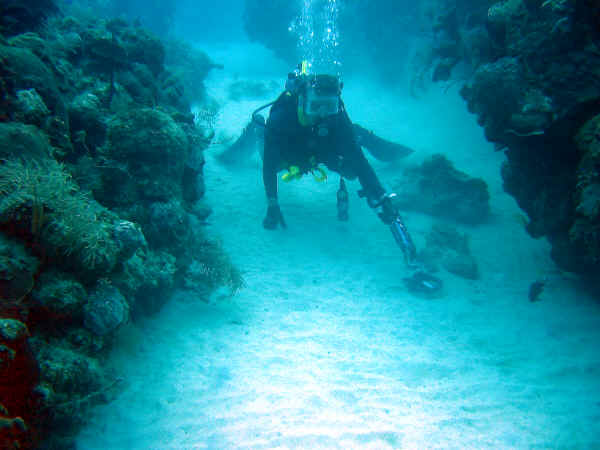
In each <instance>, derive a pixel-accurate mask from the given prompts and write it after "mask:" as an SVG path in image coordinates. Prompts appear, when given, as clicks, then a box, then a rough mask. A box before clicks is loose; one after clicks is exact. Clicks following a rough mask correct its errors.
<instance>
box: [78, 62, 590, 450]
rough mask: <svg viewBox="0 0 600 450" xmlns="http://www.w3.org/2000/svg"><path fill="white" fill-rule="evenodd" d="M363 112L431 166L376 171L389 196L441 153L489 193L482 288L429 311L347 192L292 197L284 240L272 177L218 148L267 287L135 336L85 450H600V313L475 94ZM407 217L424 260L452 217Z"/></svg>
mask: <svg viewBox="0 0 600 450" xmlns="http://www.w3.org/2000/svg"><path fill="white" fill-rule="evenodd" d="M239 61H242V63H239ZM243 61H244V58H238V63H234V64H232V66H233V67H234V69H230V70H227V69H226V70H225V71H224V72H216V73H214V74H213V79H212V80H211V82H210V91H211V93H212V95H214V96H215V97H220V98H221V99H225V94H224V88H225V87H226V85H227V83H228V82H229V81H230V80H231V79H232V78H233V77H235V76H236V71H237V72H238V74H237V76H240V73H239V71H238V70H237V69H235V67H236V64H237V67H238V68H239V67H244V64H243ZM261 61H262V60H261ZM279 74H280V75H279ZM278 75H279V76H280V77H281V78H280V80H279V81H280V82H281V83H283V78H284V76H285V72H278ZM242 76H245V74H243V73H242ZM263 76H264V75H263ZM266 78H268V77H266ZM273 95H276V92H275V93H274V94H273ZM344 98H345V102H346V105H347V107H348V110H349V112H350V115H351V117H352V119H353V120H354V121H356V122H358V123H361V124H363V125H365V126H367V127H370V128H373V129H374V130H375V131H376V132H377V133H379V134H380V135H382V136H384V137H388V138H391V139H394V140H397V141H398V142H402V143H404V144H406V145H409V146H411V147H413V148H415V149H416V150H417V153H416V154H415V155H413V156H411V157H409V158H407V159H406V160H404V161H403V162H402V163H401V164H400V165H397V166H395V167H390V166H389V165H386V164H381V163H377V162H374V163H373V165H374V167H375V168H376V171H377V172H378V174H379V176H380V178H381V180H382V181H383V183H384V184H389V182H391V181H392V180H393V179H394V178H395V177H399V176H400V175H401V169H402V167H403V166H405V165H409V164H417V163H419V162H420V161H421V160H422V159H423V158H424V157H426V156H427V155H429V154H432V153H436V152H441V153H444V154H445V155H446V156H448V157H449V158H450V159H451V160H452V161H453V162H454V163H455V164H456V166H457V168H459V169H461V170H463V171H466V172H468V173H470V174H472V175H474V176H481V177H483V178H484V179H485V180H486V181H487V182H488V185H489V188H490V193H491V196H492V198H491V206H492V210H493V218H492V220H491V221H490V223H489V224H485V225H482V226H478V227H461V226H459V225H458V226H457V228H458V229H459V230H460V231H463V232H467V233H468V234H469V235H470V236H471V249H472V252H473V253H474V255H475V256H476V258H477V260H478V262H479V266H480V270H481V279H480V280H478V281H466V280H462V279H459V278H457V277H455V276H452V275H450V274H447V273H445V272H441V276H442V277H443V278H444V281H445V295H444V296H443V297H442V298H439V299H435V300H426V299H422V298H418V297H415V296H412V295H411V294H409V293H408V292H407V291H406V289H405V287H404V285H403V283H402V277H404V276H406V275H407V274H408V272H407V271H406V269H405V267H404V265H403V263H402V258H401V253H400V250H399V249H398V248H397V247H396V246H395V243H394V241H393V238H392V236H391V234H390V233H389V230H388V229H387V228H386V227H384V226H383V225H382V224H381V223H380V222H379V220H378V219H377V218H376V217H375V215H374V214H373V212H372V211H371V210H370V209H369V208H368V207H367V206H366V205H365V204H364V202H363V201H362V200H360V199H358V198H357V197H356V196H355V195H354V192H355V191H356V190H357V189H358V184H357V183H356V182H352V183H350V184H349V190H350V191H351V203H350V207H351V210H350V221H349V222H348V223H339V222H337V219H336V206H335V191H336V190H337V177H336V176H332V177H331V180H330V181H329V183H327V184H319V183H316V182H315V181H313V180H312V179H310V177H305V179H303V180H301V181H300V182H297V183H292V184H286V185H283V186H281V189H280V203H281V208H282V211H283V214H284V215H285V217H286V219H287V222H288V226H289V228H288V229H287V230H285V231H283V230H277V231H266V230H264V229H263V228H262V226H261V221H262V218H263V216H264V213H265V210H266V207H265V199H264V191H263V187H262V179H261V173H260V163H259V161H258V160H256V159H255V160H254V161H252V162H250V163H249V164H246V165H245V166H243V167H241V168H236V169H230V168H225V167H222V166H219V165H218V164H217V163H216V162H215V161H214V159H213V158H214V153H216V152H217V151H219V149H218V148H213V149H211V150H209V151H208V152H207V159H208V163H207V165H206V167H205V170H206V181H207V187H208V192H207V199H208V201H209V203H210V204H211V205H212V206H213V208H214V214H213V216H212V217H211V218H210V221H211V226H210V227H211V229H212V230H214V232H215V233H217V234H218V235H220V236H221V237H222V239H223V242H224V245H225V248H226V249H227V251H228V252H229V253H230V254H231V255H232V258H233V260H234V262H235V263H236V264H237V265H238V266H239V267H240V268H241V269H242V270H243V272H244V274H245V280H246V283H247V287H246V288H245V289H243V290H242V291H241V292H240V293H239V294H238V295H237V296H236V297H234V298H233V299H231V300H226V299H225V300H218V299H213V300H212V301H211V303H209V304H207V303H204V302H202V301H199V300H198V299H195V298H192V297H190V296H189V295H185V294H179V295H176V296H174V298H173V299H172V300H171V301H170V303H169V304H168V305H167V306H166V307H165V308H164V309H163V311H161V313H160V314H159V315H157V316H156V317H153V318H151V319H148V320H146V321H145V322H143V323H138V324H135V325H131V326H129V328H128V329H126V330H124V331H123V333H122V336H121V341H122V342H121V343H120V344H119V349H118V350H116V351H115V352H114V358H113V359H114V361H113V362H114V364H115V366H116V367H117V368H118V369H119V370H120V371H121V373H122V375H123V376H124V377H125V379H126V386H125V389H124V391H123V392H122V393H121V394H120V395H119V396H118V398H117V399H116V400H115V401H114V402H112V403H110V404H108V405H105V406H101V407H98V408H97V409H96V410H95V414H94V416H93V418H92V421H91V423H90V425H89V426H88V427H87V428H86V429H84V430H83V431H82V433H81V434H80V436H79V439H78V444H79V448H81V449H191V448H208V449H237V448H251V449H267V448H268V449H271V448H277V449H288V448H290V449H301V448H305V449H337V448H339V449H351V448H356V449H388V448H418V449H422V448H490V447H493V448H532V447H533V448H538V447H539V448H566V447H568V448H586V447H587V448H591V447H599V446H600V428H599V425H598V423H599V419H600V351H599V350H598V343H599V342H600V339H599V338H600V314H599V313H600V306H599V304H598V302H597V301H594V300H593V299H591V298H590V297H589V296H588V295H586V293H584V292H583V291H582V290H581V287H580V286H579V285H578V283H577V282H576V281H574V280H572V279H570V278H569V277H566V276H563V275H561V274H560V272H559V271H558V270H556V268H555V266H554V264H553V263H552V261H551V260H550V258H549V245H548V244H547V243H546V242H544V241H543V240H540V241H536V240H533V239H531V238H530V237H528V236H527V234H526V233H525V231H524V230H523V225H522V223H521V221H520V220H518V217H517V215H518V213H519V210H518V208H517V206H516V204H515V202H514V200H513V199H512V198H511V197H509V196H508V195H507V194H505V193H504V192H503V190H502V186H501V179H500V175H499V171H500V163H501V162H502V160H503V158H504V157H503V155H502V154H501V153H494V152H493V149H492V147H491V145H490V144H489V143H486V142H485V140H484V138H483V135H482V132H481V130H480V129H479V128H478V126H477V125H476V123H475V117H474V116H471V115H470V114H468V113H467V112H466V107H465V104H464V102H463V101H462V100H461V99H460V98H459V96H458V94H457V93H456V90H450V91H449V92H447V93H443V91H442V89H441V88H439V87H437V88H436V87H433V88H432V89H431V90H430V91H429V93H428V94H426V95H425V96H423V97H422V98H419V99H413V98H410V97H408V96H405V95H403V94H402V93H401V92H400V93H393V94H390V93H388V92H386V91H385V90H384V89H383V88H382V87H378V86H374V85H371V84H369V83H365V82H364V80H358V79H351V80H346V87H345V91H344ZM268 100H270V98H265V99H257V100H253V101H243V102H239V103H232V102H230V103H228V104H226V105H225V107H224V111H223V114H222V117H221V121H220V123H219V127H220V130H221V131H222V132H223V133H224V134H232V133H236V132H238V133H239V131H240V130H241V128H243V126H244V125H245V124H246V122H247V118H248V116H249V113H250V112H251V111H252V109H253V108H255V107H256V106H258V105H260V104H261V103H264V102H266V101H268ZM404 216H405V219H406V223H407V225H408V227H409V229H410V231H411V232H412V234H413V237H414V239H415V241H416V243H417V246H419V247H422V246H423V245H424V237H425V235H426V233H427V232H428V231H429V230H430V228H431V224H432V223H433V222H435V221H436V219H433V218H431V217H428V216H425V215H421V214H417V213H413V212H406V213H405V214H404ZM543 276H549V277H550V281H549V282H548V285H547V287H546V290H545V291H544V292H543V294H542V296H541V301H539V302H536V303H530V302H529V301H528V298H527V292H528V287H529V284H530V283H531V282H532V281H534V280H536V279H538V278H540V277H543Z"/></svg>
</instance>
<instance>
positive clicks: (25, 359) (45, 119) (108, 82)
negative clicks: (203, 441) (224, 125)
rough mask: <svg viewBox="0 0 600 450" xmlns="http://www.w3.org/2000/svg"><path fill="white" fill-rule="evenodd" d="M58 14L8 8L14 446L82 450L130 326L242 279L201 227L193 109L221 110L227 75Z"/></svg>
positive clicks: (8, 385)
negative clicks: (77, 436) (214, 103)
mask: <svg viewBox="0 0 600 450" xmlns="http://www.w3.org/2000/svg"><path fill="white" fill-rule="evenodd" d="M21 3H22V2H21ZM51 5H53V3H51V2H40V1H36V2H28V6H27V7H25V6H23V5H21V4H20V3H19V2H5V3H3V4H2V6H0V10H1V11H2V20H1V22H0V23H1V24H2V26H4V27H7V28H5V29H4V31H5V32H6V34H8V35H10V38H8V39H4V38H1V39H0V61H1V62H2V64H1V65H0V378H1V379H2V383H0V447H1V448H33V447H37V446H40V445H42V443H43V444H44V445H45V446H46V447H48V448H70V447H71V446H72V440H73V436H74V433H76V431H77V429H78V427H80V426H81V425H82V424H83V423H85V421H86V420H87V416H88V413H89V408H90V407H92V406H93V405H94V404H96V403H98V402H102V401H106V400H107V399H109V398H110V395H112V393H113V392H114V391H115V389H118V387H119V378H118V376H117V375H116V374H114V373H111V372H110V371H109V370H108V369H107V366H106V364H105V362H106V361H105V360H106V358H107V355H108V353H109V351H110V349H111V347H112V346H113V345H115V343H117V342H118V341H117V339H116V337H117V334H118V331H119V329H121V328H122V327H123V326H125V325H126V324H127V323H128V322H129V321H131V320H137V319H138V318H139V317H141V316H143V315H145V314H152V313H155V312H156V311H158V310H159V309H160V308H161V306H162V305H164V303H165V302H166V301H167V300H168V298H169V297H170V295H171V292H172V291H173V289H174V288H176V287H187V288H188V289H193V290H194V291H196V296H197V297H201V298H208V296H209V295H211V292H213V291H214V290H216V289H218V288H219V287H220V286H227V287H228V288H230V289H231V291H235V290H237V289H239V287H241V286H242V284H243V281H242V278H241V275H240V272H239V271H238V270H237V269H236V268H235V267H233V265H232V264H231V262H230V260H229V258H228V257H227V255H226V254H225V252H224V250H223V249H222V248H221V246H220V245H219V243H218V241H217V240H216V239H215V238H214V237H211V236H209V234H208V233H207V232H205V231H204V230H202V229H201V228H202V223H204V221H205V219H206V217H207V216H208V215H209V214H210V208H209V207H207V205H206V203H205V202H204V199H203V196H204V192H205V187H204V179H203V174H202V168H203V164H204V157H203V155H202V152H203V150H204V149H205V148H206V147H207V145H208V143H209V141H210V139H211V137H210V133H209V132H208V131H207V130H206V129H204V128H203V124H200V123H198V122H197V121H195V118H194V115H193V114H192V113H191V112H190V104H191V103H192V102H207V103H208V102H209V99H207V98H206V95H205V92H204V86H203V83H202V80H203V79H204V77H205V76H206V75H207V74H208V72H209V71H210V70H211V69H213V68H215V67H216V66H215V65H214V64H212V63H211V62H210V60H209V59H208V57H206V55H204V54H203V53H202V52H199V51H193V52H190V55H188V57H187V58H185V59H184V60H183V61H182V62H181V64H180V63H179V62H178V60H177V58H175V57H169V55H168V51H169V49H174V51H179V52H180V53H181V52H182V50H181V49H182V48H185V46H181V45H177V44H176V43H169V45H165V44H164V43H163V42H162V41H161V40H159V39H158V38H156V37H155V36H153V35H152V34H150V33H149V32H147V31H146V30H144V29H142V28H140V27H139V26H132V25H130V24H128V23H127V22H125V21H124V20H121V19H111V20H108V19H98V18H97V17H94V16H93V15H81V16H59V15H56V16H52V15H51V14H52V12H53V11H54V12H55V11H56V9H55V8H54V7H53V6H51ZM68 9H69V10H72V11H76V8H74V7H73V8H68ZM5 14H6V15H5ZM42 21H43V22H44V25H43V26H41V25H42ZM7 24H9V25H7ZM167 61H169V62H168V63H167ZM188 90H189V92H188ZM201 104H202V105H203V103H201ZM192 267H193V268H197V267H201V268H202V269H201V270H191V271H190V268H192Z"/></svg>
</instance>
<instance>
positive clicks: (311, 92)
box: [302, 75, 342, 117]
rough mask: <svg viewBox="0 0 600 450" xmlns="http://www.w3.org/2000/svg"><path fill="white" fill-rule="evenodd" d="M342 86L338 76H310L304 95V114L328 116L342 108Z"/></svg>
mask: <svg viewBox="0 0 600 450" xmlns="http://www.w3.org/2000/svg"><path fill="white" fill-rule="evenodd" d="M341 90H342V87H341V83H340V80H339V79H338V77H336V76H333V75H314V76H312V77H309V79H308V80H307V83H306V89H305V92H304V95H303V96H302V97H303V98H302V101H303V105H302V107H303V110H304V114H306V115H308V116H314V117H327V116H333V115H335V114H337V113H338V112H339V110H340V93H341Z"/></svg>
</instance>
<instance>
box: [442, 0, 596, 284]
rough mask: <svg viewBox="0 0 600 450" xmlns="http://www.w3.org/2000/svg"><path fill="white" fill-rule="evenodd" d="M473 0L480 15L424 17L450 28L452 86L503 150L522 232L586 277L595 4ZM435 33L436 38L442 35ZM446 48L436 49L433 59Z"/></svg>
mask: <svg viewBox="0 0 600 450" xmlns="http://www.w3.org/2000/svg"><path fill="white" fill-rule="evenodd" d="M462 3H463V2H462V1H451V0H444V1H438V2H437V3H436V5H437V8H438V11H439V13H438V14H437V16H438V17H443V16H450V15H452V14H455V12H456V11H460V10H461V8H463V6H464V5H462ZM483 6H484V7H485V11H486V14H472V15H470V16H469V18H468V20H460V21H457V20H454V21H452V20H450V21H443V20H442V21H437V22H436V24H435V25H434V28H436V27H437V28H436V29H438V30H439V29H441V30H443V31H444V34H445V35H449V34H451V35H454V36H459V37H460V39H459V40H458V41H456V45H455V47H454V48H455V49H454V51H453V52H452V58H453V59H454V60H455V61H456V62H458V61H461V62H464V63H465V64H467V65H469V66H470V68H471V72H472V75H471V76H470V77H469V78H468V79H467V81H466V83H465V85H464V87H463V88H462V89H461V95H462V96H463V97H464V99H465V100H466V102H467V105H468V108H469V110H470V111H471V112H473V113H474V114H476V115H477V120H478V122H479V123H480V124H481V126H482V127H483V128H484V131H485V135H486V137H487V138H488V139H489V140H490V141H492V142H494V143H495V144H496V147H497V148H498V149H504V150H505V152H506V155H507V162H506V163H505V164H504V166H503V168H502V177H503V179H504V187H505V189H506V191H507V192H508V193H510V194H511V195H513V196H514V197H515V199H516V200H517V202H518V204H519V206H520V207H521V208H522V209H523V210H525V212H526V213H527V215H528V216H529V224H528V225H527V230H528V232H529V233H530V234H531V235H532V236H534V237H541V236H546V237H547V238H548V239H549V240H550V242H551V244H552V257H553V258H554V260H555V261H556V262H557V263H558V265H559V266H560V267H561V268H563V269H565V270H569V271H573V272H577V273H580V274H583V275H585V276H586V277H587V278H588V279H589V280H590V281H591V282H595V278H596V277H595V274H596V273H597V270H598V264H599V262H600V247H599V246H598V238H597V236H598V233H597V229H598V226H599V222H598V214H597V208H598V195H599V192H598V191H599V189H598V184H597V182H596V180H597V176H596V172H597V163H596V161H597V157H596V148H595V147H596V137H595V136H596V135H595V133H597V131H596V130H597V126H596V123H597V120H595V119H594V118H595V117H596V116H597V115H598V114H599V113H600V82H599V79H598V67H599V66H600V47H599V46H598V43H599V37H600V27H598V24H599V23H600V21H599V20H600V13H599V10H598V7H597V5H596V4H595V2H592V1H588V0H582V1H575V0H548V1H541V0H503V1H494V2H483V5H482V7H483ZM455 15H457V14H455ZM457 16H458V17H463V16H460V15H457ZM464 17H466V16H464ZM474 30H477V33H474ZM467 37H469V38H468V39H467ZM473 38H476V39H475V40H473ZM435 39H436V40H437V42H438V47H441V46H442V41H444V38H443V37H442V36H441V35H436V37H435ZM474 49H479V50H477V52H475V53H476V54H475V53H474ZM481 49H485V51H480V50H481ZM446 57H447V55H446V54H444V53H443V52H441V51H438V52H437V53H436V54H435V57H434V59H433V60H434V61H442V60H443V59H444V58H446ZM447 75H448V76H450V75H451V74H450V73H448V74H447ZM444 78H445V77H444Z"/></svg>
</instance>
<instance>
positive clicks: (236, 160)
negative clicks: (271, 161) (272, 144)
mask: <svg viewBox="0 0 600 450" xmlns="http://www.w3.org/2000/svg"><path fill="white" fill-rule="evenodd" d="M260 119H262V122H263V125H261V124H260V123H258V122H259V121H260ZM264 134H265V132H264V118H263V117H262V116H261V115H257V116H256V118H254V119H253V120H251V121H250V123H249V124H248V125H246V128H244V131H242V135H241V136H240V137H239V138H238V139H237V140H236V141H235V142H234V143H233V144H231V145H230V146H229V147H227V148H226V149H225V150H224V151H223V152H222V153H220V154H219V155H218V156H217V159H218V160H219V161H220V162H222V163H223V164H227V165H233V164H244V163H246V162H247V161H248V160H249V159H250V158H251V157H252V154H253V153H254V152H255V151H257V150H258V151H259V152H260V153H261V154H262V151H263V149H262V146H263V142H264Z"/></svg>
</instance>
